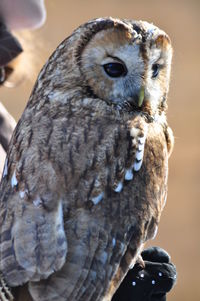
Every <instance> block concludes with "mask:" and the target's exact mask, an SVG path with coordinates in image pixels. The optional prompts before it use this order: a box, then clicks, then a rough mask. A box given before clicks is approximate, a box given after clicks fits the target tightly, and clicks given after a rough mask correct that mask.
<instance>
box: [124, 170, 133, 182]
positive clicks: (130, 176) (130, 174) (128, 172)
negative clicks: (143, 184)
mask: <svg viewBox="0 0 200 301" xmlns="http://www.w3.org/2000/svg"><path fill="white" fill-rule="evenodd" d="M132 179H133V172H132V169H131V168H130V169H127V170H126V173H125V180H127V181H130V180H132Z"/></svg>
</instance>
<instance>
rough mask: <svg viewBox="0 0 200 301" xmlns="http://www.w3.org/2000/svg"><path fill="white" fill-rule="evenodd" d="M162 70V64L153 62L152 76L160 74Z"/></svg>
mask: <svg viewBox="0 0 200 301" xmlns="http://www.w3.org/2000/svg"><path fill="white" fill-rule="evenodd" d="M159 71H160V65H159V64H153V66H152V78H155V77H157V76H158V74H159Z"/></svg>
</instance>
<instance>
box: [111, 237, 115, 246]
mask: <svg viewBox="0 0 200 301" xmlns="http://www.w3.org/2000/svg"><path fill="white" fill-rule="evenodd" d="M112 245H113V247H115V245H116V239H115V238H114V237H113V239H112Z"/></svg>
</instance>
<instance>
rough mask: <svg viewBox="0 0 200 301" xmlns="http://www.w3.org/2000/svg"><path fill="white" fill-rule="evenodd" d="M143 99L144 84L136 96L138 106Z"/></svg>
mask: <svg viewBox="0 0 200 301" xmlns="http://www.w3.org/2000/svg"><path fill="white" fill-rule="evenodd" d="M143 101H144V86H141V88H140V92H139V96H138V107H139V108H141V106H142V104H143Z"/></svg>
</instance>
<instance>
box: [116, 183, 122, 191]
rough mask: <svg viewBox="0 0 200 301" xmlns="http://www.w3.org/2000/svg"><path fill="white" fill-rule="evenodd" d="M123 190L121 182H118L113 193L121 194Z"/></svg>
mask: <svg viewBox="0 0 200 301" xmlns="http://www.w3.org/2000/svg"><path fill="white" fill-rule="evenodd" d="M122 188H123V184H122V182H119V183H118V185H117V187H116V188H115V189H114V191H115V192H121V191H122Z"/></svg>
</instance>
